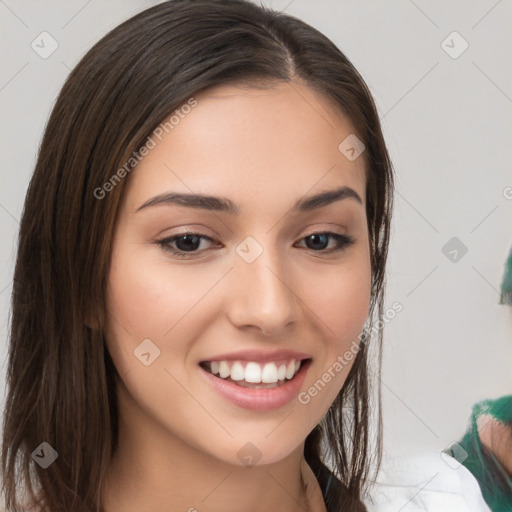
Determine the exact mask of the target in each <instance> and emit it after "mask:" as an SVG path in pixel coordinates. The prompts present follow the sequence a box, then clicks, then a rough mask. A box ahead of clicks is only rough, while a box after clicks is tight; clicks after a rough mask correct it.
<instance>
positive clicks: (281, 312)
mask: <svg viewBox="0 0 512 512" xmlns="http://www.w3.org/2000/svg"><path fill="white" fill-rule="evenodd" d="M285 269H287V271H286V270H285ZM231 279H232V283H233V285H232V288H231V290H230V291H231V292H232V293H230V297H229V301H228V316H229V319H230V320H231V323H232V324H233V325H235V326H236V327H237V328H248V326H252V327H253V328H256V329H258V330H259V331H260V332H261V333H262V334H264V335H266V336H279V335H280V334H284V333H285V332H286V331H287V330H289V329H290V328H291V327H292V326H293V324H295V323H296V322H297V319H298V315H299V312H300V300H299V298H298V297H297V295H296V294H295V293H294V284H295V285H296V283H294V278H293V276H292V273H291V270H290V267H289V266H288V267H287V266H286V265H285V262H284V261H283V259H282V258H281V257H279V255H278V254H276V253H271V252H270V251H268V250H266V249H265V250H263V252H262V254H261V255H260V256H259V257H258V258H257V259H256V260H255V261H253V262H252V263H247V262H246V261H245V260H244V259H243V258H241V257H238V256H237V257H236V260H235V268H234V269H233V271H232V273H231Z"/></svg>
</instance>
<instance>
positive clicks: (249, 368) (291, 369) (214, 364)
mask: <svg viewBox="0 0 512 512" xmlns="http://www.w3.org/2000/svg"><path fill="white" fill-rule="evenodd" d="M310 360H311V359H301V360H297V359H288V360H281V361H271V362H267V363H257V362H254V361H203V362H201V363H199V366H201V368H203V369H204V370H206V371H207V372H208V373H211V374H212V375H214V376H215V377H217V378H219V379H221V380H225V381H227V382H232V383H233V384H236V385H237V386H241V387H244V388H253V389H270V388H278V387H281V386H283V385H284V384H286V383H287V382H289V381H291V380H293V379H294V378H295V377H296V375H297V374H298V373H299V372H301V370H302V369H303V368H305V367H306V366H308V364H309V361H310Z"/></svg>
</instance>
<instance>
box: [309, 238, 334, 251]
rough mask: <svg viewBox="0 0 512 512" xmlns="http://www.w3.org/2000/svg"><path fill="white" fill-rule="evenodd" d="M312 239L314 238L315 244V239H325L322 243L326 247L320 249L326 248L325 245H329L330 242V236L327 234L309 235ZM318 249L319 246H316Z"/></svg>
mask: <svg viewBox="0 0 512 512" xmlns="http://www.w3.org/2000/svg"><path fill="white" fill-rule="evenodd" d="M308 238H309V239H310V240H313V244H314V242H315V241H318V240H319V239H320V238H322V239H323V241H324V242H325V243H322V244H321V245H323V246H324V247H320V249H325V247H327V245H329V242H328V237H327V235H311V236H309V237H308ZM311 248H315V247H311ZM316 249H318V247H316Z"/></svg>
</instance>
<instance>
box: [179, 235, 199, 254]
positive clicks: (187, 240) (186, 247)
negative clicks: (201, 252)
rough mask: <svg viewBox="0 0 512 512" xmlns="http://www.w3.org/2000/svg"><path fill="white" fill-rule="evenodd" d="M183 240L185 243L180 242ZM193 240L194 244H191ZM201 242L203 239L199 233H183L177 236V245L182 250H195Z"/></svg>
mask: <svg viewBox="0 0 512 512" xmlns="http://www.w3.org/2000/svg"><path fill="white" fill-rule="evenodd" d="M183 240H184V241H185V244H182V243H180V241H183ZM191 241H193V243H192V246H191V245H190V242H191ZM200 242H201V239H200V237H198V236H197V235H182V236H180V237H178V238H176V240H175V243H176V247H177V248H178V249H179V250H180V251H193V250H195V249H197V248H198V247H199V244H200ZM180 246H181V247H180Z"/></svg>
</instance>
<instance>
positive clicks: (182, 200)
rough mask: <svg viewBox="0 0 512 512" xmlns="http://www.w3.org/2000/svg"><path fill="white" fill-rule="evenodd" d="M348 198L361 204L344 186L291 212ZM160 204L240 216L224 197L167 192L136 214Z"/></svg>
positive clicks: (301, 201) (299, 203) (307, 200)
mask: <svg viewBox="0 0 512 512" xmlns="http://www.w3.org/2000/svg"><path fill="white" fill-rule="evenodd" d="M349 198H352V199H355V200H356V201H357V202H358V203H359V204H361V205H362V204H363V201H362V199H361V197H360V196H359V194H358V193H357V192H356V191H355V190H354V189H353V188H350V187H347V186H344V187H340V188H336V189H334V190H327V191H325V192H320V193H319V194H315V195H313V196H309V197H305V198H301V199H299V200H298V201H297V202H296V203H295V204H294V205H293V207H292V209H291V212H292V213H295V214H297V213H303V212H309V211H311V210H316V209H317V208H321V207H323V206H327V205H329V204H332V203H334V202H336V201H342V200H344V199H349ZM162 204H166V205H179V206H186V207H189V208H200V209H203V210H211V211H216V212H225V213H229V214H230V215H239V214H240V208H239V206H238V205H237V204H236V203H234V202H233V201H231V200H230V199H227V198H225V197H216V196H208V195H203V194H184V193H178V192H167V193H165V194H160V195H157V196H155V197H151V198H150V199H148V200H147V201H146V202H145V203H144V204H142V205H141V206H139V207H138V208H137V210H135V211H136V212H138V211H140V210H143V209H144V208H149V207H150V206H156V205H162Z"/></svg>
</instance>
